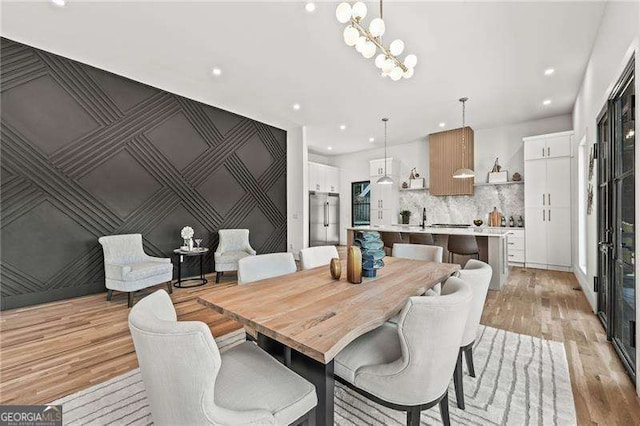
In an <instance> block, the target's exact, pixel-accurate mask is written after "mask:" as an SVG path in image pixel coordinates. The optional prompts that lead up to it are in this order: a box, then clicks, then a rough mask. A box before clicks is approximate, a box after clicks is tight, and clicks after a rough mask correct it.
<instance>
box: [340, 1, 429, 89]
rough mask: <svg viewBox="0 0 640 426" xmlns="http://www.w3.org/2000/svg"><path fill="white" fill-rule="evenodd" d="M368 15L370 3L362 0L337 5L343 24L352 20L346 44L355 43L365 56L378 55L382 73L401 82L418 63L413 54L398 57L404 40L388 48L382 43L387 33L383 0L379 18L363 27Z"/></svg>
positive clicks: (376, 62) (376, 61)
mask: <svg viewBox="0 0 640 426" xmlns="http://www.w3.org/2000/svg"><path fill="white" fill-rule="evenodd" d="M366 16H367V6H366V5H365V4H364V3H363V2H361V1H359V2H357V3H354V4H353V6H351V5H350V4H349V3H347V2H343V3H340V4H339V5H338V7H337V8H336V18H338V21H339V22H340V23H341V24H346V23H349V25H348V26H347V28H345V29H344V32H343V33H342V35H343V38H344V42H345V43H346V44H347V46H355V48H356V50H357V51H358V52H359V53H361V54H362V56H364V57H365V58H366V59H370V58H373V57H374V56H376V53H378V49H380V53H378V55H377V56H376V59H375V64H376V67H378V68H380V69H381V70H382V76H383V77H387V76H389V77H390V78H391V80H393V81H398V80H400V79H401V78H402V77H404V78H411V76H413V69H414V67H415V66H416V64H417V63H418V58H417V57H416V55H414V54H410V55H407V56H405V58H404V60H403V61H401V60H400V59H399V58H398V57H399V56H400V55H401V54H402V52H403V51H404V42H403V41H402V40H394V41H392V42H391V44H390V45H389V48H386V47H384V45H383V44H382V36H383V34H384V32H385V23H384V21H383V19H382V0H380V17H379V18H374V19H372V20H371V22H370V23H369V27H368V29H367V28H366V27H365V26H364V22H363V19H364V18H365V17H366Z"/></svg>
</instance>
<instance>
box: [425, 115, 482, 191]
mask: <svg viewBox="0 0 640 426" xmlns="http://www.w3.org/2000/svg"><path fill="white" fill-rule="evenodd" d="M463 132H464V140H465V142H464V145H463V144H462V135H463ZM461 168H469V169H471V170H473V129H472V128H471V127H465V128H460V129H455V130H448V131H446V132H438V133H432V134H430V135H429V192H430V193H431V195H473V184H474V180H475V179H454V177H453V174H454V173H455V171H456V170H458V169H461Z"/></svg>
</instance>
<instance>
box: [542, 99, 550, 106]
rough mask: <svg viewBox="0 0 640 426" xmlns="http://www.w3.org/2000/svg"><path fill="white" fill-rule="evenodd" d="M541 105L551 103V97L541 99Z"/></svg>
mask: <svg viewBox="0 0 640 426" xmlns="http://www.w3.org/2000/svg"><path fill="white" fill-rule="evenodd" d="M542 105H545V106H546V105H551V99H545V100H544V101H542Z"/></svg>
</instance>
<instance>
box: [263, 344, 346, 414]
mask: <svg viewBox="0 0 640 426" xmlns="http://www.w3.org/2000/svg"><path fill="white" fill-rule="evenodd" d="M258 346H260V347H261V348H262V349H264V350H265V351H266V352H268V353H270V354H271V355H273V356H274V357H275V358H277V359H279V360H280V361H282V362H284V363H285V364H288V365H287V367H289V368H290V369H291V370H293V371H295V372H296V373H298V374H299V375H300V376H302V377H304V378H305V379H307V380H308V381H309V382H311V383H312V384H313V385H314V386H315V387H316V394H317V396H318V405H317V406H316V409H315V414H316V422H315V424H316V426H322V425H328V426H333V409H334V407H333V390H334V384H335V380H334V378H333V360H331V362H330V363H328V364H323V363H321V362H318V361H316V360H315V359H312V358H309V357H308V356H306V355H304V354H301V353H300V352H298V351H296V350H295V349H290V348H287V347H285V346H284V345H283V344H282V343H280V342H277V341H275V340H274V339H271V338H270V337H267V336H265V335H263V334H260V333H258Z"/></svg>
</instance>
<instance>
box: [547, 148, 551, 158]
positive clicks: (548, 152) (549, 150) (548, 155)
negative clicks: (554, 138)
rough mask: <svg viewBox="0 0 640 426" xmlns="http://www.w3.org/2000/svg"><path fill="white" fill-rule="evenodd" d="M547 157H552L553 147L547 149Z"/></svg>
mask: <svg viewBox="0 0 640 426" xmlns="http://www.w3.org/2000/svg"><path fill="white" fill-rule="evenodd" d="M547 157H551V147H547Z"/></svg>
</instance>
